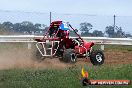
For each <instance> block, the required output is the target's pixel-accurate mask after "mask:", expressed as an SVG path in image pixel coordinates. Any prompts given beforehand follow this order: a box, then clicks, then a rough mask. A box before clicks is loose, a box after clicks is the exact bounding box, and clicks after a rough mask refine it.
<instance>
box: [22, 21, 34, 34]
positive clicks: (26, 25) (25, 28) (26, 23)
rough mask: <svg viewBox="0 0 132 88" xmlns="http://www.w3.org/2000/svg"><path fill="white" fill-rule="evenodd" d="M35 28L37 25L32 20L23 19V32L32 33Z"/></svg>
mask: <svg viewBox="0 0 132 88" xmlns="http://www.w3.org/2000/svg"><path fill="white" fill-rule="evenodd" d="M34 30H35V26H34V25H33V23H32V22H29V21H23V22H22V23H21V27H20V31H22V32H28V33H29V34H30V33H32V32H33V31H34Z"/></svg>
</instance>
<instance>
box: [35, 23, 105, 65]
mask: <svg viewBox="0 0 132 88" xmlns="http://www.w3.org/2000/svg"><path fill="white" fill-rule="evenodd" d="M70 30H73V32H74V33H75V34H76V35H77V37H76V38H70V37H69V32H70ZM35 40H36V41H37V44H36V47H37V52H36V57H37V59H38V60H43V59H44V58H46V57H51V58H52V57H59V59H60V60H61V61H63V62H66V63H75V62H76V61H77V58H79V57H81V58H82V57H83V58H90V61H91V63H92V64H93V65H101V64H103V63H104V54H103V52H102V51H101V50H92V46H93V45H94V43H93V42H86V41H85V40H83V39H82V38H81V37H80V35H78V34H77V32H76V30H75V29H74V28H73V27H72V26H71V25H70V24H69V23H68V22H63V21H54V22H52V23H51V24H50V27H49V28H48V31H47V33H46V34H45V35H44V36H43V38H36V39H35Z"/></svg>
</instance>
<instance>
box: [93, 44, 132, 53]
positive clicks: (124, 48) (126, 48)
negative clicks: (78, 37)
mask: <svg viewBox="0 0 132 88" xmlns="http://www.w3.org/2000/svg"><path fill="white" fill-rule="evenodd" d="M100 47H101V45H96V44H95V45H94V46H93V49H100ZM107 50H116V51H117V50H118V51H132V46H128V45H105V51H107Z"/></svg>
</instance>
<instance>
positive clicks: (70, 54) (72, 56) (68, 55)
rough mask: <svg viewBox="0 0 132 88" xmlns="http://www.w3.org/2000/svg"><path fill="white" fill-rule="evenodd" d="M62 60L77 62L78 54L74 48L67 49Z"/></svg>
mask: <svg viewBox="0 0 132 88" xmlns="http://www.w3.org/2000/svg"><path fill="white" fill-rule="evenodd" d="M62 61H64V62H66V63H76V62H77V55H76V53H75V52H74V50H73V49H66V50H65V51H64V53H63V58H62Z"/></svg>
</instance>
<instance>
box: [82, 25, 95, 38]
mask: <svg viewBox="0 0 132 88" xmlns="http://www.w3.org/2000/svg"><path fill="white" fill-rule="evenodd" d="M92 27H93V26H92V24H90V23H87V22H84V23H81V24H80V31H82V32H81V35H82V36H88V34H89V31H90V30H91V29H92Z"/></svg>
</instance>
